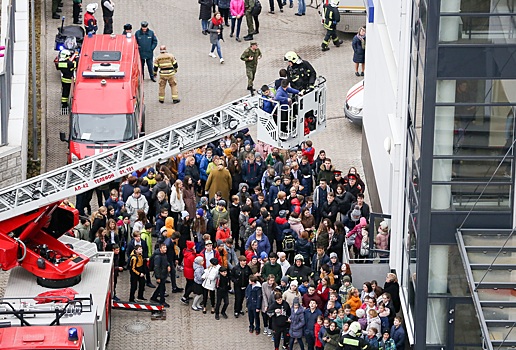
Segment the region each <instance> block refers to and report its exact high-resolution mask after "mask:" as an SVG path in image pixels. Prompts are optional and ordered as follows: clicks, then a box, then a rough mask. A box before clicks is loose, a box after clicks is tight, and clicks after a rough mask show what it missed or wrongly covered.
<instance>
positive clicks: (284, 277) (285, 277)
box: [281, 276, 288, 284]
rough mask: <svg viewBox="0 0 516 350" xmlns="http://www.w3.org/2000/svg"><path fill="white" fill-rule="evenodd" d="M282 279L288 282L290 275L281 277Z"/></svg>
mask: <svg viewBox="0 0 516 350" xmlns="http://www.w3.org/2000/svg"><path fill="white" fill-rule="evenodd" d="M281 281H282V282H285V283H286V284H288V277H287V276H283V277H281Z"/></svg>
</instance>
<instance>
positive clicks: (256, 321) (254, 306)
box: [245, 276, 262, 335]
mask: <svg viewBox="0 0 516 350" xmlns="http://www.w3.org/2000/svg"><path fill="white" fill-rule="evenodd" d="M245 298H246V300H247V302H246V305H247V315H248V317H249V333H253V332H256V335H259V334H260V309H261V308H262V285H261V283H260V282H259V280H258V277H256V276H250V277H249V284H248V285H247V287H246V290H245Z"/></svg>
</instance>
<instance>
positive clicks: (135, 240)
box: [63, 129, 405, 349]
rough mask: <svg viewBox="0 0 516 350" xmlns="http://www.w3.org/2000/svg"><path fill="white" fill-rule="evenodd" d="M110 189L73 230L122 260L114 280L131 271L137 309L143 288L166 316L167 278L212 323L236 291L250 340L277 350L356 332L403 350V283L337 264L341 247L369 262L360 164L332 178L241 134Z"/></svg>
mask: <svg viewBox="0 0 516 350" xmlns="http://www.w3.org/2000/svg"><path fill="white" fill-rule="evenodd" d="M109 187H110V188H111V190H110V189H109V188H104V189H101V190H98V197H99V199H101V198H102V197H103V196H105V198H104V199H105V201H104V202H103V203H101V204H102V205H101V206H100V207H99V209H98V210H97V211H95V212H94V213H93V214H92V215H91V217H90V218H89V219H88V218H87V217H82V218H81V223H80V224H79V225H77V226H76V227H75V228H74V230H73V232H74V234H75V236H76V237H79V238H82V239H86V240H89V241H92V242H94V243H95V244H96V245H97V249H98V250H99V251H114V252H115V263H116V267H115V272H116V276H115V277H117V275H118V274H119V273H120V272H122V271H124V270H128V271H129V274H130V280H131V288H130V295H129V301H130V302H142V301H146V300H147V298H146V297H145V295H144V294H145V289H146V287H147V288H152V289H154V288H155V289H154V291H153V294H152V295H151V296H150V298H149V299H150V301H152V302H155V303H159V304H161V305H163V306H165V307H168V306H169V304H168V303H167V299H166V298H167V297H168V294H167V293H166V289H167V288H166V283H167V280H168V281H169V282H171V287H172V289H171V290H170V292H171V293H182V297H181V298H180V299H179V300H180V302H181V303H183V304H185V305H190V307H191V309H192V310H193V311H200V312H202V313H205V314H206V313H208V311H209V312H211V314H213V315H214V317H215V319H217V320H219V319H220V318H224V319H225V318H228V315H227V312H226V311H227V308H228V305H229V295H230V294H233V295H234V302H233V312H234V317H236V318H239V317H241V316H243V315H244V314H245V313H244V311H245V309H247V315H248V320H249V332H250V333H256V334H261V333H262V332H263V333H264V334H265V335H267V336H271V337H273V339H274V345H275V348H279V346H280V342H281V341H283V347H284V348H288V347H290V348H292V345H293V343H294V342H297V343H299V345H300V346H301V348H302V349H304V342H306V343H307V345H308V348H309V349H314V347H315V348H318V349H323V348H324V349H336V348H339V346H340V347H342V346H344V347H343V348H344V349H346V347H345V345H344V343H343V342H345V339H346V338H345V337H346V336H348V335H349V336H350V337H351V338H352V339H353V340H357V339H360V341H365V342H366V343H367V344H370V346H371V347H370V348H372V349H374V348H378V347H379V346H382V345H381V344H384V345H383V348H384V349H394V348H395V347H394V346H396V349H403V346H404V342H405V340H404V337H405V335H404V331H403V327H401V326H400V324H401V319H397V318H396V314H397V313H398V312H399V311H400V299H399V285H398V283H397V279H396V276H395V275H394V274H389V275H388V276H387V280H386V282H385V284H384V286H383V288H381V287H380V286H379V285H378V283H377V282H376V281H369V282H365V281H360V282H359V283H360V284H359V285H357V286H360V285H361V288H356V287H355V285H356V284H355V285H354V284H353V276H352V274H351V267H350V265H349V264H347V263H344V264H343V263H342V261H343V254H344V252H345V250H346V249H349V251H350V253H351V255H352V256H354V257H360V256H362V252H361V250H362V249H361V248H362V247H363V242H364V241H367V240H368V237H369V234H368V231H367V230H368V226H369V223H368V219H369V214H370V211H369V206H368V205H367V203H365V202H364V195H363V192H364V190H365V183H364V182H363V181H362V179H361V177H360V175H359V174H358V172H357V170H356V168H354V167H351V168H350V169H349V170H348V171H347V172H345V173H343V172H342V171H340V170H337V169H336V168H335V166H334V164H333V162H332V160H331V159H330V158H329V157H327V156H326V153H325V151H324V150H319V151H318V152H316V150H315V147H314V145H313V143H312V141H310V140H307V141H305V142H304V143H303V144H302V145H301V146H300V147H299V148H295V149H290V150H282V149H278V148H276V147H271V146H270V145H267V144H264V143H263V142H260V141H258V142H256V143H255V141H254V140H253V139H252V137H251V136H250V133H249V130H248V129H244V130H241V131H240V132H238V133H236V134H234V135H230V136H227V137H224V138H222V139H220V140H219V142H218V143H217V144H208V145H206V146H204V147H201V148H198V149H194V150H188V151H185V152H184V153H182V154H180V155H178V156H176V157H172V158H170V159H168V160H167V161H166V162H161V163H157V164H156V165H155V166H153V167H149V168H143V169H138V170H136V171H134V172H133V173H132V174H131V175H129V176H128V177H127V178H124V179H122V181H121V182H120V183H116V182H113V183H112V184H110V186H109ZM80 203H82V204H81V205H83V208H78V209H81V210H82V211H84V210H86V207H87V206H86V205H85V203H86V202H85V201H84V200H81V201H80ZM63 205H72V204H71V203H70V202H69V201H65V202H64V204H63ZM378 231H379V232H378V234H377V235H375V244H376V246H378V247H379V248H382V249H388V244H389V236H388V226H387V225H386V223H385V222H384V223H382V224H381V225H380V228H379V230H378ZM367 246H369V244H367ZM364 258H365V256H364ZM178 272H182V274H183V276H184V278H185V283H186V284H185V285H184V288H180V287H179V284H180V282H179V281H181V280H180V279H178V278H177V276H179V275H178V274H177V273H178ZM153 277H154V279H155V282H154V279H153ZM115 280H116V278H115ZM355 280H356V277H355ZM362 282H364V283H362ZM154 283H156V284H157V286H156V285H155V284H154ZM147 297H149V296H148V295H147ZM115 299H118V296H116V286H115ZM244 302H245V304H244ZM209 306H210V307H211V309H210V308H209ZM355 322H357V324H358V325H359V329H358V328H357V324H355ZM361 332H363V338H362V337H360V333H361ZM337 334H338V336H337ZM303 339H304V340H303ZM339 344H340V345H339ZM394 344H395V345H394ZM364 349H366V348H364Z"/></svg>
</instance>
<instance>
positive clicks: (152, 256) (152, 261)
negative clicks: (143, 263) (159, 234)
mask: <svg viewBox="0 0 516 350" xmlns="http://www.w3.org/2000/svg"><path fill="white" fill-rule="evenodd" d="M159 254H160V253H159V250H158V251H157V252H156V251H155V252H154V253H152V255H151V257H150V259H149V271H154V260H156V256H158V255H159Z"/></svg>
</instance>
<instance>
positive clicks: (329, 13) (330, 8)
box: [321, 0, 343, 51]
mask: <svg viewBox="0 0 516 350" xmlns="http://www.w3.org/2000/svg"><path fill="white" fill-rule="evenodd" d="M338 6H339V0H330V2H329V4H327V5H324V6H323V14H324V28H325V29H326V35H325V36H324V39H323V42H322V44H321V50H323V51H328V50H329V49H330V48H329V47H328V44H329V43H330V40H332V41H333V44H334V45H335V46H337V47H339V46H340V45H341V44H342V43H343V41H342V40H340V39H339V37H338V35H337V23H339V22H340V13H339V8H338Z"/></svg>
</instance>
